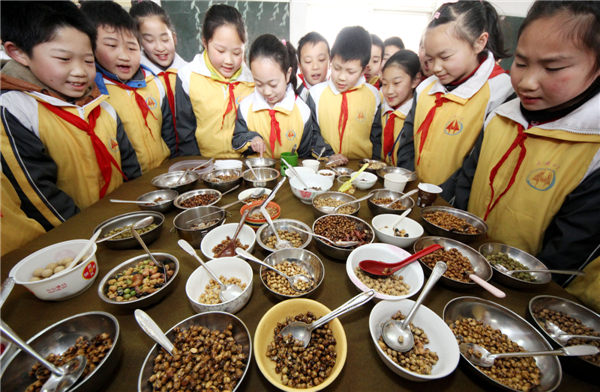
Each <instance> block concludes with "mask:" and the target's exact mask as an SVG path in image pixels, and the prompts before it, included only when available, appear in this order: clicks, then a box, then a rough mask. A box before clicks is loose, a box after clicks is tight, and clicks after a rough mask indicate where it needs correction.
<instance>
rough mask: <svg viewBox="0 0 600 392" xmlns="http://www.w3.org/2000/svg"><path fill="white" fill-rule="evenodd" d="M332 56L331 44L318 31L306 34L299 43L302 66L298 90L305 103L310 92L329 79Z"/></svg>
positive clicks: (299, 56) (299, 57)
mask: <svg viewBox="0 0 600 392" xmlns="http://www.w3.org/2000/svg"><path fill="white" fill-rule="evenodd" d="M330 56H331V51H330V50H329V43H328V42H327V40H326V39H325V37H323V36H322V35H321V34H319V33H317V32H316V31H312V32H310V33H308V34H306V35H305V36H304V37H302V38H300V41H298V63H299V65H300V73H299V74H298V79H300V80H299V83H298V87H297V88H296V90H297V92H298V96H299V97H300V98H302V99H303V100H304V101H305V102H306V99H307V98H308V90H310V88H311V87H312V86H315V85H317V84H319V83H322V82H324V81H325V80H326V79H327V72H328V71H329V61H330Z"/></svg>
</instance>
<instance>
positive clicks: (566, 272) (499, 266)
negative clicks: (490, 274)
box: [494, 264, 585, 276]
mask: <svg viewBox="0 0 600 392" xmlns="http://www.w3.org/2000/svg"><path fill="white" fill-rule="evenodd" d="M494 267H496V268H497V269H498V271H500V272H502V273H503V274H505V275H508V276H512V275H514V274H516V273H519V272H550V273H552V274H561V275H585V272H583V271H579V270H545V269H538V270H536V269H533V270H512V271H509V270H508V268H506V267H505V266H503V265H502V264H496V265H495V266H494Z"/></svg>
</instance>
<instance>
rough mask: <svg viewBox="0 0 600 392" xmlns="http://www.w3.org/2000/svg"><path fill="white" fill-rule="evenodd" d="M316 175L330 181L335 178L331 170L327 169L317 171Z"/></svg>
mask: <svg viewBox="0 0 600 392" xmlns="http://www.w3.org/2000/svg"><path fill="white" fill-rule="evenodd" d="M317 174H319V175H321V176H323V177H326V178H330V179H332V180H333V179H334V178H335V176H336V173H335V172H334V171H333V170H328V169H323V170H319V171H318V172H317Z"/></svg>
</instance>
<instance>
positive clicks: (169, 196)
mask: <svg viewBox="0 0 600 392" xmlns="http://www.w3.org/2000/svg"><path fill="white" fill-rule="evenodd" d="M177 196H179V192H177V191H173V190H170V189H161V190H159V191H153V192H148V193H145V194H143V195H142V196H140V197H138V198H137V201H147V202H154V200H156V199H157V198H159V197H160V198H161V199H163V201H159V202H156V203H157V204H155V205H144V204H138V207H140V209H142V210H147V211H157V212H169V211H171V210H172V209H173V200H175V198H176V197H177Z"/></svg>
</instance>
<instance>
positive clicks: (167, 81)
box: [129, 1, 187, 148]
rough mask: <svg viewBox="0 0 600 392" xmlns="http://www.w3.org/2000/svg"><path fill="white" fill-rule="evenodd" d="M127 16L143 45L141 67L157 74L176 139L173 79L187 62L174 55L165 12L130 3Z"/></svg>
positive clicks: (146, 3)
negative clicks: (136, 29)
mask: <svg viewBox="0 0 600 392" xmlns="http://www.w3.org/2000/svg"><path fill="white" fill-rule="evenodd" d="M129 14H130V15H131V17H132V18H133V19H134V20H135V22H136V24H137V28H138V33H139V37H140V40H141V44H142V49H143V52H142V60H141V64H142V65H144V66H146V67H147V68H148V69H150V71H152V72H153V73H154V74H155V75H158V78H159V79H160V81H161V82H162V84H163V87H164V88H165V91H166V92H167V99H168V101H169V108H170V109H171V114H172V116H171V118H172V119H173V128H174V129H175V137H177V124H176V122H175V79H176V78H177V71H179V70H180V69H181V68H183V67H184V66H185V65H186V64H187V61H185V60H184V59H182V58H181V57H180V56H179V55H178V54H177V53H176V52H175V46H176V45H177V35H176V34H175V29H174V28H173V24H172V23H171V18H169V15H167V13H166V12H165V10H163V9H162V8H161V7H160V6H159V5H158V4H156V3H154V2H152V1H142V2H139V3H135V4H133V6H132V7H131V9H130V10H129ZM176 148H177V146H176Z"/></svg>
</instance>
